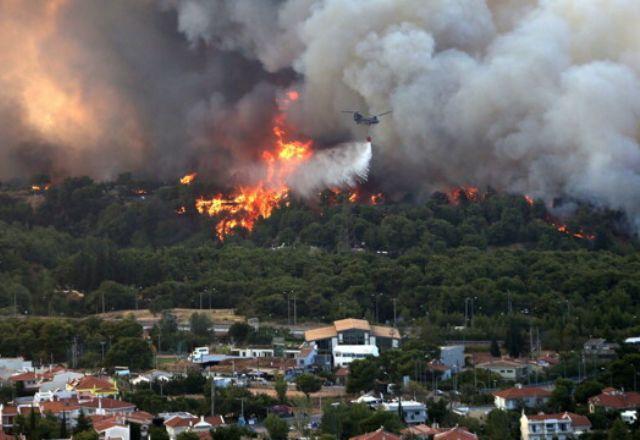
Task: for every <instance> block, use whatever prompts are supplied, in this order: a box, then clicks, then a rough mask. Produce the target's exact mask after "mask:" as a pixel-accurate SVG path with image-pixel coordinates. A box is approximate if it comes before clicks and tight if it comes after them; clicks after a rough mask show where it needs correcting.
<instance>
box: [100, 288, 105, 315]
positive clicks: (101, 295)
mask: <svg viewBox="0 0 640 440" xmlns="http://www.w3.org/2000/svg"><path fill="white" fill-rule="evenodd" d="M100 298H101V299H102V314H103V315H104V290H101V291H100Z"/></svg>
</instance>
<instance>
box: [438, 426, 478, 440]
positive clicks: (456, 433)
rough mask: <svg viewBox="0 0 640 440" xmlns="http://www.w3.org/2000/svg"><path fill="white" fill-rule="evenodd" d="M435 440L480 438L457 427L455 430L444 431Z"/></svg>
mask: <svg viewBox="0 0 640 440" xmlns="http://www.w3.org/2000/svg"><path fill="white" fill-rule="evenodd" d="M433 439H434V440H478V436H477V435H475V434H474V433H472V432H469V431H467V430H466V429H465V428H462V427H460V426H456V427H455V428H451V429H447V430H442V431H441V432H440V433H438V434H436V435H434V436H433Z"/></svg>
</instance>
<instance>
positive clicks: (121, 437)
mask: <svg viewBox="0 0 640 440" xmlns="http://www.w3.org/2000/svg"><path fill="white" fill-rule="evenodd" d="M93 429H94V431H96V432H97V433H98V438H99V439H100V440H129V439H130V438H131V429H130V427H129V425H128V424H127V423H125V422H124V421H120V420H117V419H116V418H108V419H104V420H97V421H95V422H93Z"/></svg>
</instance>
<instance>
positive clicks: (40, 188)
mask: <svg viewBox="0 0 640 440" xmlns="http://www.w3.org/2000/svg"><path fill="white" fill-rule="evenodd" d="M49 188H51V184H50V183H45V184H44V185H31V190H32V191H35V192H40V191H47V190H48V189H49Z"/></svg>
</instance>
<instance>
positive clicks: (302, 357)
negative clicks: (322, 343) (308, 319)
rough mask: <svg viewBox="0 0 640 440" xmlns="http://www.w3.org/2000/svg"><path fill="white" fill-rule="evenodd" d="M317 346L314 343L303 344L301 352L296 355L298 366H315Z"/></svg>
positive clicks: (304, 367)
mask: <svg viewBox="0 0 640 440" xmlns="http://www.w3.org/2000/svg"><path fill="white" fill-rule="evenodd" d="M316 354H317V352H316V346H315V344H314V345H307V344H305V345H303V346H302V347H301V348H300V353H298V355H297V356H296V367H298V368H303V369H307V368H310V367H312V366H313V362H314V360H315V357H316Z"/></svg>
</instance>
